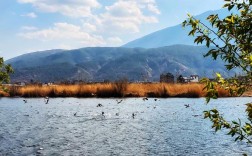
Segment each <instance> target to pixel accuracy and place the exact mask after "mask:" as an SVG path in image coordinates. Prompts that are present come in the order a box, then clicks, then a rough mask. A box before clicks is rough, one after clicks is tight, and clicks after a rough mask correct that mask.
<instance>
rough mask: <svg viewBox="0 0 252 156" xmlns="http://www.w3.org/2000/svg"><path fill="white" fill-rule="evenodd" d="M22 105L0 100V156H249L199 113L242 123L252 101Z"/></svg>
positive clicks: (84, 101) (71, 101) (69, 100)
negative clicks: (217, 112) (215, 111)
mask: <svg viewBox="0 0 252 156" xmlns="http://www.w3.org/2000/svg"><path fill="white" fill-rule="evenodd" d="M23 100H24V99H23V98H1V99H0V155H183V156H184V155H189V156H191V155H214V156H217V155H225V156H226V155H242V154H243V153H247V154H249V155H251V154H252V147H251V146H248V145H247V144H246V143H244V142H234V138H231V137H230V136H228V135H226V133H227V131H221V132H218V133H214V131H213V130H212V129H211V123H210V121H208V120H206V119H203V113H202V112H203V111H204V110H209V109H211V108H218V109H219V110H220V112H221V113H224V115H225V117H227V119H230V120H231V119H237V118H238V117H240V118H242V120H245V116H244V114H245V113H244V111H245V105H244V104H245V103H248V102H251V98H223V99H218V100H213V101H211V102H210V104H208V105H206V104H205V99H204V98H199V99H187V98H169V99H158V100H157V101H155V100H154V98H150V99H148V100H145V101H144V100H143V99H142V98H129V99H123V101H122V102H121V103H120V104H117V101H120V99H113V98H110V99H96V98H86V99H78V98H51V99H50V100H49V103H48V104H45V101H44V99H43V98H35V99H34V98H33V99H26V100H27V103H25V102H24V101H23ZM99 103H100V104H102V105H103V107H97V104H99ZM185 104H189V105H190V107H188V108H185V106H184V105H185ZM102 112H104V116H103V115H102ZM132 113H134V114H136V115H135V116H134V118H133V117H132Z"/></svg>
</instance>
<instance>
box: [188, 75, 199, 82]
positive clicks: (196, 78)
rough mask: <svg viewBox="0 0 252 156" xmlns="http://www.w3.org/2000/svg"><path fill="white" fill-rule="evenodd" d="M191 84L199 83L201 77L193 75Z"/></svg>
mask: <svg viewBox="0 0 252 156" xmlns="http://www.w3.org/2000/svg"><path fill="white" fill-rule="evenodd" d="M190 82H199V76H198V75H191V76H190Z"/></svg>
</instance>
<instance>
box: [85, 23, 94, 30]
mask: <svg viewBox="0 0 252 156" xmlns="http://www.w3.org/2000/svg"><path fill="white" fill-rule="evenodd" d="M83 27H84V29H85V30H86V31H88V32H94V31H96V30H97V29H96V26H95V25H93V24H90V23H83Z"/></svg>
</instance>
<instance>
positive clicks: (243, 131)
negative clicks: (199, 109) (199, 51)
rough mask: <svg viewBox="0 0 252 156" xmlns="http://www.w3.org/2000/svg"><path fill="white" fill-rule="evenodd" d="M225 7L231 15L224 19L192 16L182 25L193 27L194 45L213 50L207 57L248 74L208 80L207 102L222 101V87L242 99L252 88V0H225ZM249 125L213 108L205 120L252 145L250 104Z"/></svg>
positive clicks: (249, 107) (248, 110)
mask: <svg viewBox="0 0 252 156" xmlns="http://www.w3.org/2000/svg"><path fill="white" fill-rule="evenodd" d="M223 7H224V8H226V9H228V10H229V11H230V15H228V16H226V17H225V18H223V19H222V18H220V17H219V15H218V14H212V15H209V16H208V17H207V20H208V22H209V24H205V23H203V22H201V21H200V20H198V19H196V18H194V17H193V16H191V15H189V14H188V16H189V18H188V20H186V21H184V22H183V23H182V25H183V26H184V27H185V26H189V27H191V31H190V32H189V35H191V36H194V37H195V40H194V42H195V43H197V44H205V45H206V46H207V47H209V48H210V50H209V51H208V52H207V53H206V54H205V57H207V56H211V57H212V58H213V59H215V60H216V59H217V58H221V59H222V60H223V61H224V62H225V66H226V68H227V69H228V70H231V69H234V68H239V69H242V71H243V72H244V76H243V77H233V78H229V79H224V78H223V77H222V76H221V74H219V73H217V74H216V81H214V82H213V81H210V80H209V79H207V78H204V79H203V80H202V82H204V83H205V84H206V86H205V88H204V89H205V90H206V91H207V97H206V101H207V103H208V102H209V101H210V99H211V98H213V99H217V98H218V88H220V87H222V88H224V89H226V90H229V93H230V95H231V96H240V95H242V94H243V93H244V92H245V91H246V90H248V89H251V87H250V86H251V83H252V81H251V80H252V73H251V69H252V53H251V52H252V0H243V1H241V0H225V5H224V6H223ZM246 106H247V108H246V113H247V117H248V121H249V122H247V123H244V124H242V123H241V121H240V120H238V121H232V122H231V123H229V122H228V121H226V120H225V119H224V118H223V116H221V115H220V113H219V111H218V110H216V109H212V110H210V111H205V112H204V114H205V118H208V119H210V120H211V121H212V123H213V125H212V127H213V128H215V130H216V131H218V130H220V129H222V128H226V129H228V130H229V133H228V134H229V135H231V136H235V137H236V139H235V141H237V140H246V141H247V142H248V143H252V141H251V139H252V103H248V104H246Z"/></svg>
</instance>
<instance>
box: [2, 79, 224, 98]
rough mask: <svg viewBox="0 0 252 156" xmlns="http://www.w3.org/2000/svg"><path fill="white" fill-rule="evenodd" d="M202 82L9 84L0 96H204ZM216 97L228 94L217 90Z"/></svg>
mask: <svg viewBox="0 0 252 156" xmlns="http://www.w3.org/2000/svg"><path fill="white" fill-rule="evenodd" d="M203 87H204V85H203V84H198V83H191V84H167V83H126V82H118V83H94V84H81V85H53V86H41V85H28V86H23V87H20V86H13V87H9V94H8V95H6V94H0V96H10V97H14V96H20V97H45V96H48V97H189V98H197V97H204V96H205V94H206V93H205V91H203ZM219 95H220V97H228V96H229V93H228V92H227V91H225V90H223V89H220V90H219Z"/></svg>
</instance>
